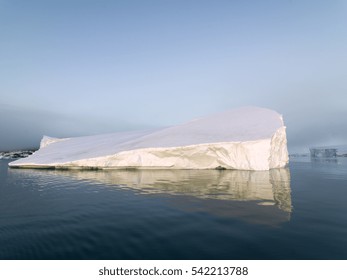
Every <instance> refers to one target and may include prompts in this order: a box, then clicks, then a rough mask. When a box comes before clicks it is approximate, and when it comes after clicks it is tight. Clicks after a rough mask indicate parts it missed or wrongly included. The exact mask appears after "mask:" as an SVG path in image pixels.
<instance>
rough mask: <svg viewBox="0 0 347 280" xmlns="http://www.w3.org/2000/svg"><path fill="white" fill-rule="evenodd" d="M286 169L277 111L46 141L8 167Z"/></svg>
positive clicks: (254, 111) (244, 110)
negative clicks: (144, 129)
mask: <svg viewBox="0 0 347 280" xmlns="http://www.w3.org/2000/svg"><path fill="white" fill-rule="evenodd" d="M287 164H288V151H287V138H286V128H285V126H284V123H283V119H282V116H281V115H280V114H278V113H277V112H275V111H272V110H269V109H264V108H258V107H244V108H240V109H235V110H231V111H227V112H224V113H219V114H215V115H213V116H209V117H205V118H201V119H196V120H193V121H190V122H188V123H185V124H182V125H177V126H172V127H168V128H164V129H159V130H151V131H130V132H120V133H113V134H107V135H96V136H86V137H73V138H64V139H58V138H51V137H47V136H45V137H44V138H43V139H42V141H41V146H40V149H39V150H38V151H37V152H35V153H34V154H33V155H31V156H29V157H28V158H25V159H20V160H17V161H14V162H11V163H10V164H9V165H10V166H11V167H22V168H65V169H66V168H81V169H119V168H136V169H138V168H144V169H153V168H154V169H238V170H269V169H272V168H282V167H285V166H286V165H287Z"/></svg>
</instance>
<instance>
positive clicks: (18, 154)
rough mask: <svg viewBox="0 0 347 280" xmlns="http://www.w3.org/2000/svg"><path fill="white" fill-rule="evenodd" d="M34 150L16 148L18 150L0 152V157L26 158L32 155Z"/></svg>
mask: <svg viewBox="0 0 347 280" xmlns="http://www.w3.org/2000/svg"><path fill="white" fill-rule="evenodd" d="M34 152H35V150H18V151H8V152H0V159H18V158H26V157H28V156H30V155H32V154H33V153H34Z"/></svg>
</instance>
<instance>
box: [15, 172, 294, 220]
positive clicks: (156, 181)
mask: <svg viewBox="0 0 347 280" xmlns="http://www.w3.org/2000/svg"><path fill="white" fill-rule="evenodd" d="M9 172H15V173H18V172H19V173H26V175H29V174H30V175H33V176H35V177H37V176H38V177H41V176H43V178H40V180H41V181H42V180H43V181H45V180H53V178H50V179H47V178H46V179H45V178H44V177H47V176H53V177H54V180H57V178H62V177H63V178H64V177H65V178H66V177H69V178H73V179H78V181H80V180H82V181H84V182H86V181H87V182H88V183H94V184H95V183H96V184H97V185H100V184H102V185H105V186H107V188H110V187H111V188H112V187H113V188H117V189H118V190H119V189H130V190H133V191H135V193H136V194H141V195H149V194H151V195H153V194H161V195H170V196H172V197H173V201H172V202H171V203H172V204H174V207H177V208H180V209H183V210H184V211H196V210H198V211H205V212H207V213H209V214H213V215H219V216H224V217H233V218H239V219H242V220H246V221H247V222H251V223H260V224H271V225H276V224H280V223H282V222H286V221H289V219H290V213H291V210H292V202H291V188H290V172H289V169H287V168H282V169H271V170H269V171H245V170H172V169H171V170H141V169H134V170H105V171H102V170H97V171H90V170H88V171H87V170H17V169H11V170H9ZM28 173H29V174H28ZM100 191H101V190H100ZM194 200H199V202H198V203H196V201H195V202H194ZM197 204H199V206H198V209H197V207H196V205H197ZM192 205H195V206H192ZM194 207H195V208H194Z"/></svg>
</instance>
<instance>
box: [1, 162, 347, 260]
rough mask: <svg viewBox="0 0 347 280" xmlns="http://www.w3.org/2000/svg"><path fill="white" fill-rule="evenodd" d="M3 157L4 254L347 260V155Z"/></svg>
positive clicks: (30, 256)
mask: <svg viewBox="0 0 347 280" xmlns="http://www.w3.org/2000/svg"><path fill="white" fill-rule="evenodd" d="M8 162H9V161H8V160H0V259H347V159H344V158H339V159H338V160H334V161H315V162H310V161H309V160H306V162H305V160H304V161H301V162H300V161H298V160H296V161H292V162H291V163H290V166H289V168H288V169H281V170H272V171H262V172H254V171H230V170H229V171H228V170H220V171H219V170H196V171H192V170H185V171H183V170H182V171H169V170H162V171H160V170H157V171H155V170H147V171H145V170H143V171H134V170H133V171H132V170H129V171H124V170H123V171H76V170H75V171H73V170H72V171H57V170H29V169H27V170H24V169H8V167H7V164H8Z"/></svg>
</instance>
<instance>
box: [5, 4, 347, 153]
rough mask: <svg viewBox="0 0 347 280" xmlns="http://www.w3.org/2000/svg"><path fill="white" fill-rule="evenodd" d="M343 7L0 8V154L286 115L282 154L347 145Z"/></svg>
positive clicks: (345, 20)
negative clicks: (223, 118) (240, 117)
mask: <svg viewBox="0 0 347 280" xmlns="http://www.w3.org/2000/svg"><path fill="white" fill-rule="evenodd" d="M346 12H347V3H346V2H345V1H338V0H336V1H329V2H326V1H281V2H278V1H250V2H234V1H132V0H130V1H102V2H96V1H80V0H75V1H65V0H62V1H35V0H34V1H30V2H27V1H21V0H18V1H7V0H0V23H1V29H0V38H1V39H0V48H1V52H0V61H1V63H2V67H1V68H0V85H1V86H0V131H1V134H0V135H1V136H0V151H2V150H14V149H20V148H30V147H34V146H38V144H39V141H40V139H41V137H42V136H43V135H49V136H55V137H70V136H80V135H90V134H97V133H109V132H115V131H124V130H133V129H147V128H155V127H163V126H169V125H176V124H180V123H184V122H186V121H189V120H191V119H194V118H197V117H200V116H206V115H209V114H212V113H215V112H219V111H225V110H228V109H232V108H237V107H241V106H248V105H253V106H259V107H266V108H269V109H273V110H276V111H277V112H279V113H280V114H283V117H284V121H285V125H286V126H287V136H288V147H289V151H290V152H292V153H293V152H297V151H298V152H303V151H308V150H307V148H308V147H309V146H317V145H340V144H347V130H346V129H345V127H346V120H347V94H346V91H347V82H346V81H347V77H346V73H347V55H346V50H347V36H346V35H347V17H346Z"/></svg>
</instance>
